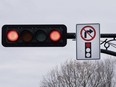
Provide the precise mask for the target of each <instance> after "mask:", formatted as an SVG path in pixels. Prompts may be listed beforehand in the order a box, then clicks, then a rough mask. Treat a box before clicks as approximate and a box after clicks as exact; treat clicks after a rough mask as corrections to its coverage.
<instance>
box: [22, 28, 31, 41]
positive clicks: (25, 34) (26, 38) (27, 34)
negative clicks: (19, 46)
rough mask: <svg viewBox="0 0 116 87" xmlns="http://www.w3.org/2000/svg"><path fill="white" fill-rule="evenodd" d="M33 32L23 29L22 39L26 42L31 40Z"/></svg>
mask: <svg viewBox="0 0 116 87" xmlns="http://www.w3.org/2000/svg"><path fill="white" fill-rule="evenodd" d="M32 38H33V37H32V33H31V32H29V31H26V30H25V31H23V32H22V40H23V41H24V42H30V41H31V40H32Z"/></svg>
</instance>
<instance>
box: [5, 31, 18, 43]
mask: <svg viewBox="0 0 116 87" xmlns="http://www.w3.org/2000/svg"><path fill="white" fill-rule="evenodd" d="M18 37H19V35H18V33H17V31H15V30H10V31H9V32H8V34H7V38H8V40H9V41H11V42H15V41H17V39H18Z"/></svg>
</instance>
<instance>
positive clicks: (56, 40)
mask: <svg viewBox="0 0 116 87" xmlns="http://www.w3.org/2000/svg"><path fill="white" fill-rule="evenodd" d="M66 44H67V28H66V26H65V25H4V26H3V27H2V45H3V46H5V47H63V46H65V45H66Z"/></svg>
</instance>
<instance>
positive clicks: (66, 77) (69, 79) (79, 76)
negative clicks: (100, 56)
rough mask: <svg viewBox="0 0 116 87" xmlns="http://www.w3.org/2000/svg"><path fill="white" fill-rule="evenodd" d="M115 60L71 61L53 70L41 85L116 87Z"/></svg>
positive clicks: (57, 86)
mask: <svg viewBox="0 0 116 87" xmlns="http://www.w3.org/2000/svg"><path fill="white" fill-rule="evenodd" d="M114 64H115V62H114V61H110V60H105V61H91V62H90V61H86V62H85V61H83V62H77V61H70V62H66V63H65V64H64V65H62V66H61V68H60V69H58V68H55V69H54V70H52V71H51V72H50V73H49V74H48V75H47V76H46V77H44V79H43V80H42V82H41V86H40V87H115V75H114V72H115V71H114Z"/></svg>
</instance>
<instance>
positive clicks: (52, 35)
mask: <svg viewBox="0 0 116 87" xmlns="http://www.w3.org/2000/svg"><path fill="white" fill-rule="evenodd" d="M60 38H61V34H60V32H59V31H57V30H54V31H52V32H51V33H50V39H51V40H52V41H58V40H60Z"/></svg>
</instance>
